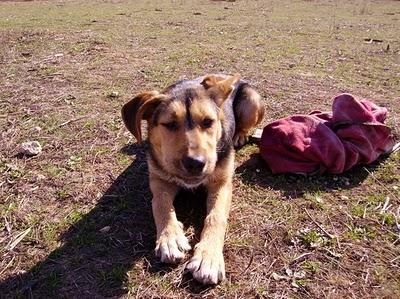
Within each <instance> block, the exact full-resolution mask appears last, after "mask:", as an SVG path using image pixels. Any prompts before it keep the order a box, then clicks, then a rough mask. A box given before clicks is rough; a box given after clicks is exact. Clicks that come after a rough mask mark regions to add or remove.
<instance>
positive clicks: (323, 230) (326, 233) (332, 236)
mask: <svg viewBox="0 0 400 299" xmlns="http://www.w3.org/2000/svg"><path fill="white" fill-rule="evenodd" d="M304 211H305V212H306V214H307V216H308V217H309V218H310V219H311V221H312V222H314V223H315V225H316V226H318V228H319V229H320V230H321V231H322V232H323V233H324V234H325V235H326V236H327V237H329V238H330V239H333V238H335V236H334V235H332V234H330V233H328V232H327V231H326V230H325V229H324V228H323V227H322V226H321V225H320V224H319V223H318V222H317V221H315V220H314V219H313V218H312V217H311V215H310V213H309V212H308V210H307V209H304Z"/></svg>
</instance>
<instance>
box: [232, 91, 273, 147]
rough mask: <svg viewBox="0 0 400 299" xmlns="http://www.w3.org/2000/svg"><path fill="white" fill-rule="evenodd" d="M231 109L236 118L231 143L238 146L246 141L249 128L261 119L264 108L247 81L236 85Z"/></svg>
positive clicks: (257, 94) (258, 96)
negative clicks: (236, 88)
mask: <svg viewBox="0 0 400 299" xmlns="http://www.w3.org/2000/svg"><path fill="white" fill-rule="evenodd" d="M233 109H234V112H235V119H236V130H235V135H234V137H233V145H234V146H235V147H240V146H243V145H244V144H245V143H246V142H247V139H248V136H249V134H250V130H251V129H253V128H254V127H256V126H257V125H258V124H259V123H260V122H261V121H262V120H263V118H264V113H265V109H264V106H263V105H262V100H261V96H260V94H259V93H258V92H257V91H255V90H254V88H252V87H251V86H250V85H249V84H247V83H243V84H242V85H240V86H239V87H238V90H237V92H236V96H235V99H234V102H233Z"/></svg>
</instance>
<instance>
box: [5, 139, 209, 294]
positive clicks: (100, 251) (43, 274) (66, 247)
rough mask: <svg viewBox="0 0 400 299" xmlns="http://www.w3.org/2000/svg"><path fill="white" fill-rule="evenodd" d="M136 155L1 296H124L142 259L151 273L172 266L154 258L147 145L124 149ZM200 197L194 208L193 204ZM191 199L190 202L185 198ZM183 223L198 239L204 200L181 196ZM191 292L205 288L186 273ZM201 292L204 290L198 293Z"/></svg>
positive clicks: (179, 211)
mask: <svg viewBox="0 0 400 299" xmlns="http://www.w3.org/2000/svg"><path fill="white" fill-rule="evenodd" d="M122 151H123V152H124V153H125V154H128V155H134V156H136V158H135V160H134V162H133V163H132V164H131V165H130V166H129V167H128V168H126V169H125V170H124V171H123V172H122V173H121V174H120V175H119V176H118V177H117V178H116V179H115V181H114V182H113V184H112V185H111V186H110V187H109V188H108V190H107V191H106V192H105V193H104V195H103V196H102V197H101V198H100V199H99V200H98V202H97V204H96V206H95V207H94V208H93V209H92V210H91V211H90V212H89V213H87V214H86V215H84V216H82V217H81V218H80V219H79V220H77V221H76V222H75V223H74V224H73V225H72V226H71V227H69V228H68V230H67V231H66V232H65V233H63V234H62V236H61V237H60V239H61V241H62V244H63V245H62V246H61V247H60V248H58V249H56V250H54V251H53V252H51V253H50V254H49V255H48V256H47V257H46V258H45V259H44V260H43V261H41V262H39V263H38V264H36V265H35V266H34V267H32V268H31V269H30V270H28V271H27V272H25V273H22V274H18V275H16V276H13V277H9V278H7V279H6V280H5V281H2V282H1V283H0V298H16V297H22V298H57V297H63V298H76V297H83V298H89V297H90V298H99V297H120V296H123V295H124V294H126V293H127V292H128V290H127V288H126V285H125V281H126V279H127V273H128V272H129V271H130V270H132V268H133V267H134V266H135V264H136V263H137V262H138V261H139V260H141V261H145V262H142V263H141V267H144V268H145V269H144V270H145V271H148V272H163V271H164V272H168V271H170V270H171V269H172V268H171V267H170V266H168V265H165V264H162V263H160V262H158V260H157V259H156V258H155V257H154V245H155V237H156V230H155V226H154V221H153V217H152V212H151V193H150V190H149V183H148V170H147V163H146V154H145V151H146V146H138V145H136V144H134V145H130V146H126V147H125V148H123V149H122ZM187 196H190V197H192V199H193V197H195V198H196V200H195V201H194V202H195V204H194V205H193V204H190V205H189V204H188V203H189V202H192V203H193V201H192V199H190V200H187ZM185 198H186V200H185ZM175 206H176V209H177V214H178V219H179V220H181V221H182V222H183V223H184V224H186V225H192V226H193V227H194V232H193V240H195V239H198V235H199V232H200V231H201V223H202V219H204V217H205V197H204V194H203V193H202V192H200V198H199V196H197V195H196V196H194V193H185V192H183V193H180V194H179V195H178V196H177V198H176V200H175ZM184 285H185V287H188V288H189V290H193V291H196V290H202V289H203V288H201V287H200V286H199V285H198V284H196V283H195V282H194V281H193V279H191V278H190V277H188V276H187V275H186V276H185V278H184ZM199 288H200V289H199Z"/></svg>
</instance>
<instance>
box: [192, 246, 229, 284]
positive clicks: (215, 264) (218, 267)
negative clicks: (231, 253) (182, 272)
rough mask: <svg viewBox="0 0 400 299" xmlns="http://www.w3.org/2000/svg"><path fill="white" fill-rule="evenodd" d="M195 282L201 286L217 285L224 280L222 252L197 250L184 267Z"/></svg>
mask: <svg viewBox="0 0 400 299" xmlns="http://www.w3.org/2000/svg"><path fill="white" fill-rule="evenodd" d="M186 269H187V270H189V271H190V272H191V273H192V276H193V278H194V279H196V280H197V281H199V282H201V283H203V284H217V283H218V282H220V281H221V280H224V279H225V263H224V257H223V254H222V252H216V251H215V252H214V251H213V250H210V251H208V250H207V249H203V250H201V249H197V250H196V251H195V253H194V256H193V257H192V258H191V259H190V261H189V262H188V264H187V265H186Z"/></svg>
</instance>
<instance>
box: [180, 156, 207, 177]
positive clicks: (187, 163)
mask: <svg viewBox="0 0 400 299" xmlns="http://www.w3.org/2000/svg"><path fill="white" fill-rule="evenodd" d="M182 165H183V167H184V168H185V170H186V171H187V172H188V173H189V174H191V175H199V174H201V173H202V172H203V169H204V166H205V165H206V162H205V158H204V157H202V156H197V157H189V156H186V157H184V158H183V159H182Z"/></svg>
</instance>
